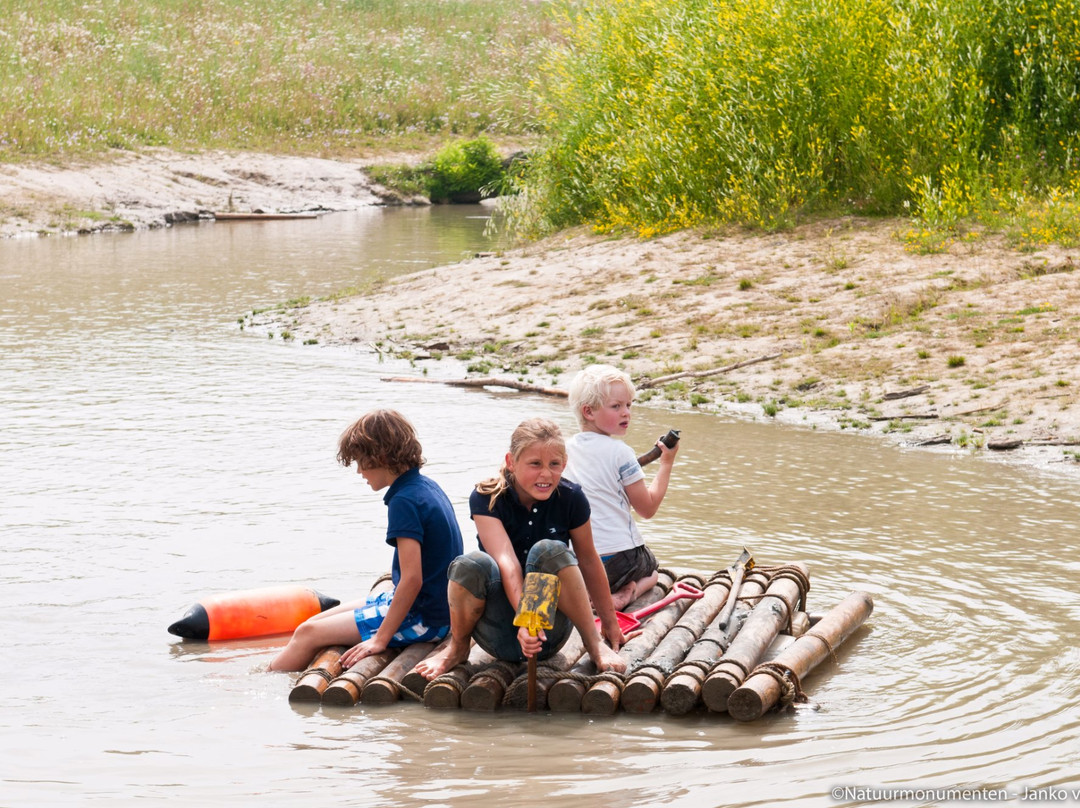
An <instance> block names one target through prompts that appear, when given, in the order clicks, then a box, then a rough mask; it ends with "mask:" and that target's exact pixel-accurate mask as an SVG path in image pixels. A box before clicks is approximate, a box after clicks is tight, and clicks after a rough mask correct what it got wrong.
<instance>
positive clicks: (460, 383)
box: [382, 376, 566, 398]
mask: <svg viewBox="0 0 1080 808" xmlns="http://www.w3.org/2000/svg"><path fill="white" fill-rule="evenodd" d="M382 381H384V382H421V383H426V384H445V385H449V386H450V387H509V388H510V389H511V390H520V391H521V392H523V393H539V394H540V395H543V396H558V397H560V398H566V391H565V390H560V389H559V388H557V387H541V386H540V385H537V384H528V383H526V382H519V381H516V380H514V379H491V378H488V379H420V378H417V377H415V376H390V377H385V378H383V379H382Z"/></svg>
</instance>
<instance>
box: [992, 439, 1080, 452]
mask: <svg viewBox="0 0 1080 808" xmlns="http://www.w3.org/2000/svg"><path fill="white" fill-rule="evenodd" d="M1021 446H1080V439H1068V438H1047V439H1045V440H1037V439H1036V440H1019V439H1015V438H1014V439H1008V440H991V441H987V442H986V448H987V449H994V450H995V451H999V452H1001V451H1007V450H1009V449H1019V448H1020V447H1021Z"/></svg>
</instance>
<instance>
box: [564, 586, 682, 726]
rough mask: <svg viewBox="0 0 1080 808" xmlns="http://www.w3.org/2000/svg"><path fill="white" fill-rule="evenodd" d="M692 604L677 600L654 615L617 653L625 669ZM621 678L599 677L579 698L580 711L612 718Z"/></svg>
mask: <svg viewBox="0 0 1080 808" xmlns="http://www.w3.org/2000/svg"><path fill="white" fill-rule="evenodd" d="M692 602H693V601H688V600H677V601H675V602H673V603H670V604H668V605H667V606H665V607H664V608H663V609H661V610H660V611H658V612H656V613H654V614H653V615H652V617H650V618H649V620H648V622H646V623H645V625H644V626H643V627H642V629H641V633H640V634H638V636H636V637H634V639H632V640H630V642H628V643H626V645H624V646H623V647H622V648H621V649H620V650H619V656H620V657H622V658H623V659H624V660H625V661H626V670H627V671H629V672H633V671H635V670H636V669H637V668H638V666H640V665H641V664H642V662H644V660H646V659H647V658H648V657H649V655H650V654H651V653H652V652H653V651H654V650H656V647H657V645H659V644H660V641H661V640H663V639H664V637H665V636H666V635H667V633H668V631H670V630H671V628H672V626H674V625H675V624H676V623H678V622H679V619H680V618H681V617H682V616H683V613H684V612H685V611H686V610H687V609H688V608H689V607H690V603H692ZM623 681H624V679H623V677H615V676H614V675H612V674H604V675H601V677H600V678H599V681H597V682H595V683H594V684H593V685H592V686H591V687H589V688H588V689H587V690H586V691H585V694H584V695H583V696H582V697H581V712H583V713H585V714H587V715H614V714H615V711H616V710H617V709H618V708H619V701H620V699H621V696H622V684H623Z"/></svg>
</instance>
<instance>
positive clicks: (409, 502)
mask: <svg viewBox="0 0 1080 808" xmlns="http://www.w3.org/2000/svg"><path fill="white" fill-rule="evenodd" d="M383 502H385V503H386V508H387V517H386V543H387V544H389V545H390V546H391V547H393V548H394V561H393V563H392V565H391V567H390V572H391V575H392V576H393V581H394V586H395V587H396V586H397V585H398V581H400V580H401V563H400V561H399V560H398V551H397V540H398V539H416V541H418V542H420V563H421V567H422V569H423V576H424V581H423V584H421V586H420V592H419V593H418V594H417V596H416V601H415V602H414V603H413V607H412V611H413V612H414V613H416V614H418V615H419V616H420V618H421V619H422V620H423V621H424V623H426V624H427V625H429V626H447V625H449V624H450V607H449V606H448V605H447V603H446V570H447V568H448V567H449V566H450V562H451V561H453V560H454V559H455V558H457V557H458V556H459V555H461V554H462V553H463V552H464V547H463V545H462V541H461V530H460V528H458V523H457V517H456V516H455V515H454V507H453V505H451V504H450V499H449V498H448V497H447V496H446V494H445V493H444V492H443V490H442V488H440V487H439V484H438V483H436V482H435V481H434V480H432V479H430V478H428V477H425V476H424V475H422V474H421V473H420V469H418V468H411V469H409V470H408V471H406V472H405V473H404V474H402V475H401V476H400V477H398V478H397V479H396V480H394V482H393V483H392V484H391V485H390V487H389V488H388V489H387V490H386V495H385V496H384V497H383Z"/></svg>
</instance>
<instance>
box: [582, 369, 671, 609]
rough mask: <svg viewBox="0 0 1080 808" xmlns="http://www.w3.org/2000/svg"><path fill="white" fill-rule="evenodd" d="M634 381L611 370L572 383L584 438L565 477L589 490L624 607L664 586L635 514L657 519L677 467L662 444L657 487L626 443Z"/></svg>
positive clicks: (597, 531) (615, 597)
mask: <svg viewBox="0 0 1080 808" xmlns="http://www.w3.org/2000/svg"><path fill="white" fill-rule="evenodd" d="M633 401H634V383H633V382H632V381H631V380H630V377H629V376H628V375H627V374H626V373H624V372H623V371H621V370H619V369H618V368H615V367H612V366H611V365H587V366H586V367H585V368H584V369H583V370H582V371H581V372H580V373H578V374H577V376H575V377H574V380H573V382H571V384H570V408H571V410H572V411H573V413H574V415H575V416H577V419H578V424H579V425H580V426H581V432H579V433H577V434H576V435H574V436H573V437H572V438H571V439H570V440H569V441H567V443H566V449H567V453H568V455H569V462H568V463H567V466H566V472H565V475H564V476H565V477H566V478H567V479H569V480H572V481H573V482H576V483H577V484H578V485H580V486H581V487H582V489H584V491H585V495H586V496H587V497H588V498H589V505H590V507H591V508H592V525H593V539H594V541H595V543H596V550H597V552H598V553H599V554H600V558H601V560H602V561H603V562H604V568H605V570H606V571H607V576H608V584H609V586H610V588H611V593H612V601H613V602H614V604H615V608H616V609H624V608H626V606H627V604H629V603H631V602H633V601H634V600H635V599H636V598H637V597H638V596H640V595H641V594H643V593H644V592H647V591H648V590H649V589H650V588H652V586H653V585H654V584H655V583H656V579H657V574H656V573H657V566H658V565H657V562H656V558H655V556H653V554H652V551H650V550H649V548H648V547H646V546H645V540H644V539H643V538H642V536H641V531H640V530H638V526H637V523H636V522H635V521H634V516H633V514H634V513H636V514H637V515H638V516H640V517H641V518H642V519H651V518H652V517H653V515H655V514H656V512H657V511H658V510H659V509H660V503H661V502H663V500H664V495H665V494H666V493H667V488H668V481H669V479H670V478H671V467H672V465H673V464H674V463H675V454H676V453H677V452H678V444H676V445H675V448H674V449H669V448H668V447H667V446H665V445H664V444H663V443H661V442H660V441H657V443H656V445H657V446H659V447H660V452H661V454H660V466H659V469H658V470H657V472H656V476H655V477H653V480H652V482H651V483H650V484H648V485H646V483H645V472H644V471H642V470H641V466H640V465H639V464H638V462H637V456H636V455H635V454H634V451H633V449H631V448H630V447H629V446H627V445H626V444H625V443H624V442H623V441H622V440H620V438H622V437H623V436H624V435H625V434H626V430H627V428H628V427H629V426H630V407H631V405H632V404H633Z"/></svg>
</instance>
